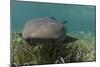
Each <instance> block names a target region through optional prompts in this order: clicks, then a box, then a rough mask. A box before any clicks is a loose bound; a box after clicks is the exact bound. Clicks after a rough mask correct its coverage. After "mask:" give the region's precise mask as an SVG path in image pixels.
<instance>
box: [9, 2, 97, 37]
mask: <svg viewBox="0 0 100 67" xmlns="http://www.w3.org/2000/svg"><path fill="white" fill-rule="evenodd" d="M49 16H52V17H55V18H56V19H57V20H59V21H61V22H63V21H64V20H67V21H68V23H67V24H66V25H65V27H66V29H67V30H68V32H71V33H76V34H77V33H87V34H93V35H95V33H96V32H95V29H96V28H95V26H96V6H93V5H78V4H77V5H75V4H50V3H37V2H19V1H17V2H15V1H12V3H11V24H12V31H13V32H19V31H20V32H21V31H22V30H23V28H24V25H25V23H26V22H27V21H29V20H31V19H33V18H38V17H49Z"/></svg>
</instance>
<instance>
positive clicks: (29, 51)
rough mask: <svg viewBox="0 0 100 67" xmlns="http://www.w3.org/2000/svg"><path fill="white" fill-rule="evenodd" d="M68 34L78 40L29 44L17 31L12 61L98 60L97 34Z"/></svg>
mask: <svg viewBox="0 0 100 67" xmlns="http://www.w3.org/2000/svg"><path fill="white" fill-rule="evenodd" d="M68 35H70V36H73V37H76V38H78V40H77V41H75V42H73V43H63V44H61V45H57V44H53V43H46V44H42V43H38V42H37V43H33V45H29V44H28V43H27V42H26V41H25V40H24V39H23V38H22V37H21V36H19V35H18V34H17V33H13V34H12V45H11V62H12V63H15V64H16V65H18V66H21V65H41V64H61V63H75V62H91V61H96V47H95V46H96V43H95V36H93V35H89V34H83V33H80V34H68Z"/></svg>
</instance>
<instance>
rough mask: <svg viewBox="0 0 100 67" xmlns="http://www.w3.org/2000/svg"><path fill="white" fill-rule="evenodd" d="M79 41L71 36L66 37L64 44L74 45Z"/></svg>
mask: <svg viewBox="0 0 100 67" xmlns="http://www.w3.org/2000/svg"><path fill="white" fill-rule="evenodd" d="M76 40H78V39H77V38H74V37H71V36H66V37H65V39H64V41H63V43H72V42H75V41H76Z"/></svg>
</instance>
